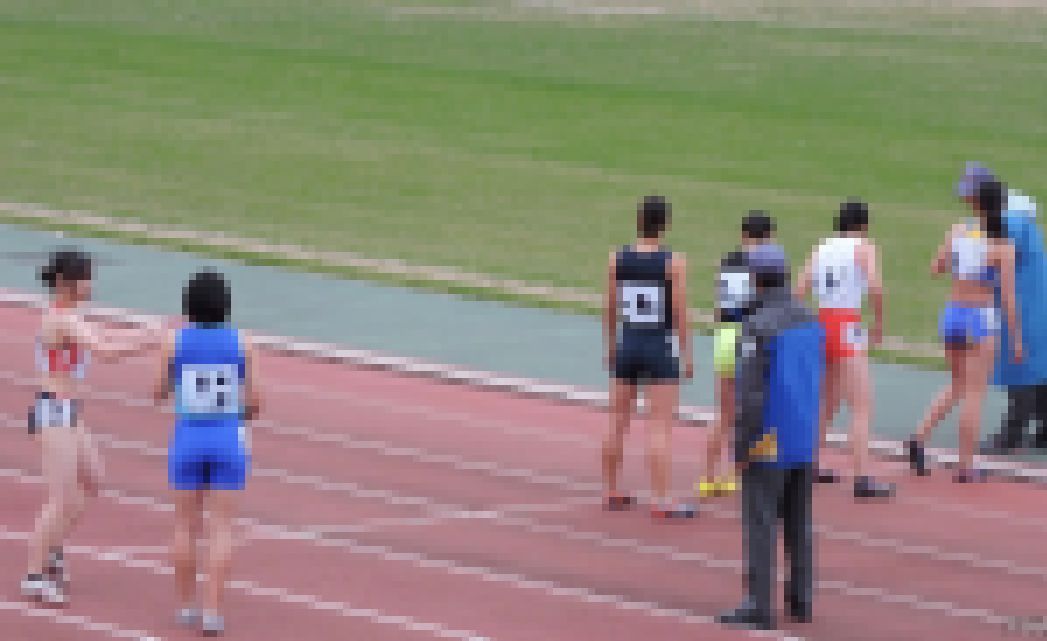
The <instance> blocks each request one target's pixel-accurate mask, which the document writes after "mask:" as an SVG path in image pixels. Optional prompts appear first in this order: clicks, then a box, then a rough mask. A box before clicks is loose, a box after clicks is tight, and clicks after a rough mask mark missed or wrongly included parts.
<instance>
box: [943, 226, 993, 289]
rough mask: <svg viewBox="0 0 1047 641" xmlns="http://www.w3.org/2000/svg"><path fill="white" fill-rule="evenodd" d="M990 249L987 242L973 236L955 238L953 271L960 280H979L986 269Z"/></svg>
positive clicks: (964, 235) (953, 243) (953, 244)
mask: <svg viewBox="0 0 1047 641" xmlns="http://www.w3.org/2000/svg"><path fill="white" fill-rule="evenodd" d="M987 253H988V248H987V247H986V245H985V240H984V239H982V238H980V237H978V236H973V235H967V234H962V235H959V236H956V237H955V238H953V242H952V271H953V274H955V275H957V276H959V277H960V278H966V279H975V278H978V277H979V275H980V274H981V273H982V270H983V269H984V268H985V265H986V260H987Z"/></svg>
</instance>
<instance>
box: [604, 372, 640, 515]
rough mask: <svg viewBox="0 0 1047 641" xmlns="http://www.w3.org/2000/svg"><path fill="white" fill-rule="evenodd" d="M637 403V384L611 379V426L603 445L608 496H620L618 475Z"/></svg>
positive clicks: (605, 484) (605, 483) (605, 482)
mask: <svg viewBox="0 0 1047 641" xmlns="http://www.w3.org/2000/svg"><path fill="white" fill-rule="evenodd" d="M635 404H636V386H635V385H632V384H629V383H626V382H623V381H620V380H617V379H613V380H612V381H611V427H610V430H608V433H607V438H606V439H605V440H604V445H603V478H604V486H605V487H606V490H607V495H608V496H618V476H619V474H620V472H621V469H622V456H623V453H622V452H623V448H624V441H625V434H626V433H627V432H628V431H629V421H630V419H631V417H632V413H633V407H634V405H635Z"/></svg>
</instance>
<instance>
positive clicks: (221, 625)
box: [200, 614, 225, 637]
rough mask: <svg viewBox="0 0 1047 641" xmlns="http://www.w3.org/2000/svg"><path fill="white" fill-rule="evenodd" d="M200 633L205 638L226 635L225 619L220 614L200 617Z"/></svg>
mask: <svg viewBox="0 0 1047 641" xmlns="http://www.w3.org/2000/svg"><path fill="white" fill-rule="evenodd" d="M200 632H202V633H203V635H204V636H205V637H217V636H221V635H222V634H223V633H225V619H223V618H222V617H221V615H218V614H204V615H203V616H201V617H200Z"/></svg>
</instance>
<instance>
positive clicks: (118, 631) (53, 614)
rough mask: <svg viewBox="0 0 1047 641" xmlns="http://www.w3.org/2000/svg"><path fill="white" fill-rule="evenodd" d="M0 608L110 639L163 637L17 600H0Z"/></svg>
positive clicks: (146, 640) (155, 640)
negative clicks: (102, 635) (95, 633)
mask: <svg viewBox="0 0 1047 641" xmlns="http://www.w3.org/2000/svg"><path fill="white" fill-rule="evenodd" d="M0 610H2V611H4V612H17V613H19V614H21V615H23V616H27V617H32V618H34V619H46V620H48V621H50V622H51V623H57V624H58V625H68V626H73V627H74V628H76V629H78V630H81V631H83V632H97V633H99V634H104V635H105V636H107V637H109V638H111V639H130V640H131V641H164V638H163V637H161V636H157V635H155V634H152V633H151V632H143V631H142V630H130V629H127V628H121V627H119V626H116V625H114V624H112V623H104V622H101V621H95V620H93V619H90V618H88V617H85V616H83V615H79V614H64V613H62V612H59V611H57V610H55V609H54V608H45V607H40V606H38V605H34V604H31V603H28V602H26V601H17V600H12V601H8V600H0Z"/></svg>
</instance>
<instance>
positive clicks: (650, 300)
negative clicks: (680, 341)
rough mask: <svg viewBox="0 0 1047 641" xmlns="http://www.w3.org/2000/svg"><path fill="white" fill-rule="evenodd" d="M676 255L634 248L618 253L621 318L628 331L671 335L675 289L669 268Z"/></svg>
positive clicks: (617, 269) (616, 269)
mask: <svg viewBox="0 0 1047 641" xmlns="http://www.w3.org/2000/svg"><path fill="white" fill-rule="evenodd" d="M672 256H673V255H672V252H670V251H668V250H666V249H663V248H659V249H658V251H652V252H638V251H636V250H635V249H634V248H633V247H632V246H627V247H623V248H622V249H620V250H619V251H618V256H617V259H616V263H615V279H616V280H617V286H618V317H619V320H620V322H621V324H622V328H623V330H624V331H626V332H629V331H636V330H641V331H646V332H665V333H668V332H671V331H672V330H673V315H672V287H671V285H670V281H671V276H670V273H669V265H670V263H671V262H672Z"/></svg>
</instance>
